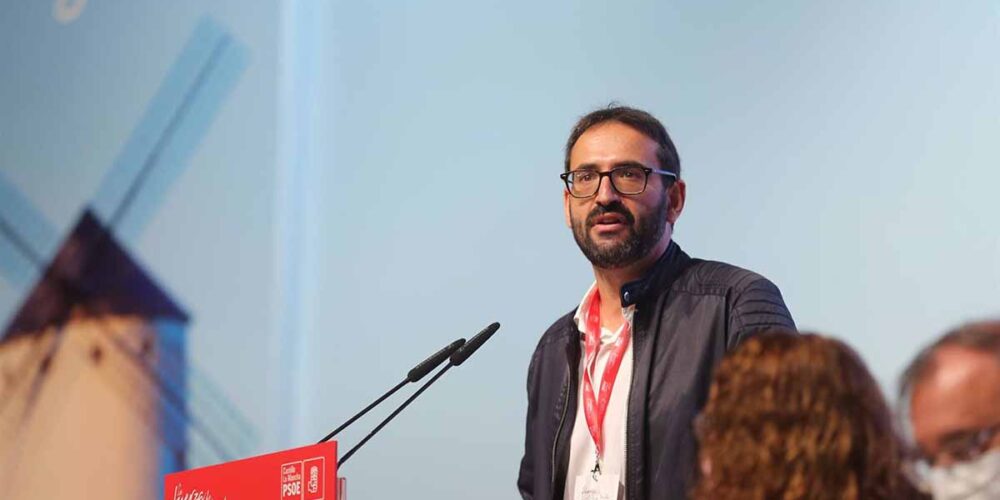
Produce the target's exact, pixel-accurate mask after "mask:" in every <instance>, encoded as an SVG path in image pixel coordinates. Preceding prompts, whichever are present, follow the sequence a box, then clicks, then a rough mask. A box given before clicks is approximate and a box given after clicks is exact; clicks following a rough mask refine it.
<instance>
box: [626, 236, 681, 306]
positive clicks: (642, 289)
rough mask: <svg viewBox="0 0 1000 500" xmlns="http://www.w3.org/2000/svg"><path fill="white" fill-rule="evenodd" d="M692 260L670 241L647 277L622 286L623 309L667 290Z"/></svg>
mask: <svg viewBox="0 0 1000 500" xmlns="http://www.w3.org/2000/svg"><path fill="white" fill-rule="evenodd" d="M690 260H691V258H690V257H688V255H687V254H686V253H684V251H683V250H681V247H680V246H679V245H678V244H677V243H676V242H674V241H673V240H670V244H669V245H667V249H666V250H664V251H663V255H661V256H660V258H659V259H657V260H656V263H655V264H653V267H652V268H650V270H649V271H648V272H647V273H646V275H645V276H643V277H642V278H639V279H637V280H635V281H630V282H628V283H625V284H624V285H622V289H621V291H620V293H621V301H622V307H628V306H631V305H633V304H636V303H638V302H641V301H643V300H644V299H645V298H646V297H647V296H648V295H649V294H650V293H651V292H655V291H657V290H662V289H663V288H665V286H666V285H668V284H669V283H670V282H672V281H673V280H674V278H676V277H677V275H678V274H680V271H681V270H683V268H684V267H686V264H687V263H688V261H690Z"/></svg>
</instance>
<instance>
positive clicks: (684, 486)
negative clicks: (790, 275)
mask: <svg viewBox="0 0 1000 500" xmlns="http://www.w3.org/2000/svg"><path fill="white" fill-rule="evenodd" d="M680 174H681V170H680V160H679V158H678V155H677V150H676V149H675V147H674V144H673V142H672V141H671V139H670V136H669V135H668V134H667V131H666V129H665V128H664V127H663V125H662V124H661V123H660V122H659V121H658V120H657V119H656V118H654V117H653V116H652V115H650V114H649V113H647V112H645V111H641V110H638V109H633V108H628V107H623V106H612V107H608V108H606V109H600V110H597V111H594V112H592V113H590V114H588V115H586V116H584V117H583V118H581V119H580V121H579V122H578V123H577V124H576V126H575V127H574V129H573V131H572V133H571V134H570V137H569V140H568V141H567V144H566V154H565V168H564V172H563V174H562V175H561V177H562V180H563V182H564V185H565V190H564V191H563V202H564V203H563V204H564V209H565V217H566V224H567V226H569V228H570V229H571V230H572V233H573V237H574V239H575V240H576V242H577V245H578V246H579V247H580V250H581V251H582V252H583V254H584V255H585V256H586V257H587V259H588V260H589V261H590V262H591V264H592V268H593V273H594V280H595V281H594V283H593V284H592V285H591V286H590V288H589V289H588V290H586V291H583V292H584V293H583V294H582V297H583V298H582V300H581V301H580V305H579V307H577V308H576V309H574V310H573V311H571V312H569V313H567V314H566V315H564V316H563V317H561V318H559V319H558V320H556V322H555V323H554V324H553V325H552V326H551V327H549V329H548V330H547V331H546V332H545V333H544V334H543V335H542V338H541V340H540V341H539V342H538V347H537V348H536V349H535V352H534V355H533V356H532V358H531V363H530V367H529V369H528V383H527V389H528V412H527V419H526V420H527V422H526V435H525V450H524V456H523V458H522V460H521V467H520V473H519V477H518V481H517V484H518V489H519V491H520V493H521V496H522V497H523V498H525V499H546V500H549V499H567V500H570V499H573V500H576V499H583V498H618V499H625V498H627V499H646V498H668V499H673V498H677V499H681V498H686V496H687V492H688V490H689V487H690V484H691V479H692V476H693V472H694V463H695V459H696V451H695V438H694V435H693V432H692V429H691V422H692V420H693V418H694V417H695V415H696V414H697V412H698V411H699V409H700V408H701V406H702V405H703V404H704V402H705V398H706V396H707V391H708V386H709V383H710V379H711V371H712V368H713V367H714V366H715V364H716V363H717V362H718V361H719V360H720V358H721V357H722V356H723V354H724V353H725V352H726V351H727V350H729V349H731V348H733V347H734V346H735V345H736V344H737V343H739V342H740V341H741V340H742V339H744V338H746V337H747V336H748V335H751V334H752V333H753V332H755V331H758V330H761V329H766V328H769V327H775V326H777V327H785V328H794V327H795V325H794V323H793V321H792V317H791V314H790V313H789V312H788V310H787V308H786V307H785V304H784V301H783V300H782V298H781V293H780V292H779V291H778V288H777V287H776V286H775V285H774V284H773V283H771V282H770V281H768V280H767V279H766V278H764V277H763V276H760V275H758V274H755V273H753V272H751V271H747V270H745V269H740V268H738V267H735V266H732V265H729V264H725V263H722V262H713V261H705V260H700V259H694V258H691V257H689V256H688V255H687V254H686V253H684V251H683V250H681V248H680V247H679V246H678V245H677V243H675V242H674V241H673V240H672V236H673V229H674V224H675V223H676V222H677V220H678V218H679V217H680V215H681V212H682V211H683V209H684V201H685V195H686V185H685V183H684V181H683V180H682V179H681V176H680ZM719 201H720V202H728V201H733V202H740V200H719Z"/></svg>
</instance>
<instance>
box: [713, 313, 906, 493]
mask: <svg viewBox="0 0 1000 500" xmlns="http://www.w3.org/2000/svg"><path fill="white" fill-rule="evenodd" d="M696 432H697V435H698V439H699V440H700V446H701V451H700V460H701V462H702V471H703V474H702V476H703V477H701V478H700V480H699V482H698V484H697V486H696V487H695V489H694V491H693V497H694V498H699V499H729V498H741V499H750V498H755V499H772V498H774V499H793V498H795V499H798V498H829V499H883V498H886V499H888V498H910V497H911V496H912V495H913V492H914V490H913V488H912V486H911V485H910V484H909V483H908V482H907V480H906V479H905V477H904V476H903V473H902V455H903V446H902V443H901V441H900V439H899V438H898V436H897V434H896V432H895V429H894V428H893V420H892V416H891V413H890V410H889V407H888V405H886V402H885V399H884V398H883V396H882V392H881V391H880V389H879V386H878V384H877V383H876V382H875V380H874V378H872V376H871V374H870V373H869V372H868V369H867V368H865V364H864V362H863V361H861V358H860V357H859V356H858V355H857V353H855V352H854V350H853V349H851V348H850V347H848V346H847V345H845V344H844V343H843V342H840V341H837V340H834V339H831V338H827V337H823V336H820V335H815V334H803V335H799V334H796V333H793V332H788V331H777V330H776V331H770V332H766V333H762V334H759V335H756V336H754V337H751V338H750V339H749V340H747V341H745V342H743V344H741V345H740V346H739V348H737V349H736V350H735V351H734V352H732V353H731V354H729V355H728V356H727V357H726V358H725V359H723V361H722V362H721V363H720V364H719V366H718V368H717V370H716V372H715V375H714V378H713V381H712V387H711V390H710V392H709V399H708V403H707V404H706V406H705V409H704V411H703V412H702V414H701V415H700V416H699V417H698V420H697V421H696Z"/></svg>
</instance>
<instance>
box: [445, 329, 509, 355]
mask: <svg viewBox="0 0 1000 500" xmlns="http://www.w3.org/2000/svg"><path fill="white" fill-rule="evenodd" d="M499 329H500V323H497V322H494V323H493V324H491V325H490V326H487V327H486V328H483V331H481V332H479V333H477V334H476V336H475V337H472V340H470V341H469V342H467V343H466V344H465V345H463V346H462V347H460V348H459V349H458V350H457V351H455V353H454V354H452V355H451V359H450V364H452V365H454V366H458V365H461V364H462V363H465V360H467V359H469V356H472V353H474V352H476V350H477V349H479V348H480V347H482V346H483V344H485V343H486V341H487V340H489V339H490V337H492V336H493V334H494V333H496V332H497V330H499Z"/></svg>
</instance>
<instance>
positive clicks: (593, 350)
mask: <svg viewBox="0 0 1000 500" xmlns="http://www.w3.org/2000/svg"><path fill="white" fill-rule="evenodd" d="M585 325H586V331H585V332H584V352H585V358H584V360H585V363H584V373H583V411H584V415H585V416H586V417H587V429H588V430H589V431H590V437H591V438H593V440H594V449H595V450H596V454H597V456H596V458H595V461H594V469H593V470H592V471H591V475H592V476H593V478H594V481H598V480H599V477H600V475H601V457H602V455H603V453H604V416H605V415H606V414H607V412H608V402H609V401H610V400H611V390H612V389H613V388H614V385H615V379H616V378H618V369H619V368H621V364H622V358H624V357H625V350H626V349H627V348H628V343H629V340H630V339H631V337H632V328H631V324H630V322H629V321H626V322H625V324H624V325H623V326H622V331H621V333H620V334H619V335H618V338H617V339H616V340H615V343H614V346H613V348H612V350H611V354H610V355H609V356H608V361H607V363H606V364H605V365H604V373H603V374H602V375H601V385H600V389H599V391H598V392H597V393H596V394H595V393H594V384H593V373H594V370H595V366H596V364H597V352H598V351H599V350H600V347H601V294H600V292H599V291H598V290H597V289H596V288H595V289H594V294H593V296H592V297H591V299H590V307H589V309H588V310H587V320H586V322H585Z"/></svg>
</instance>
